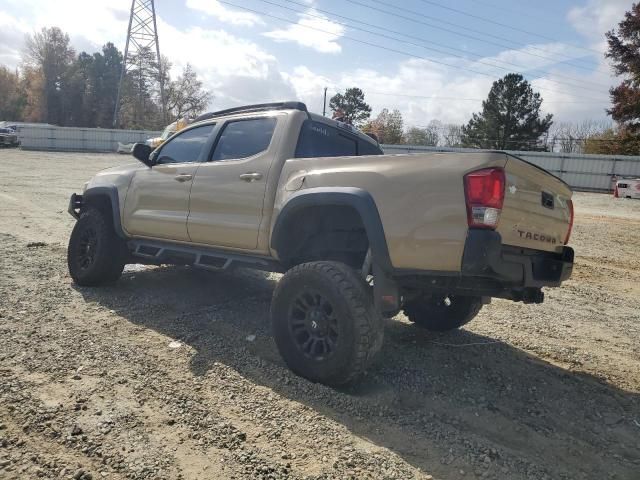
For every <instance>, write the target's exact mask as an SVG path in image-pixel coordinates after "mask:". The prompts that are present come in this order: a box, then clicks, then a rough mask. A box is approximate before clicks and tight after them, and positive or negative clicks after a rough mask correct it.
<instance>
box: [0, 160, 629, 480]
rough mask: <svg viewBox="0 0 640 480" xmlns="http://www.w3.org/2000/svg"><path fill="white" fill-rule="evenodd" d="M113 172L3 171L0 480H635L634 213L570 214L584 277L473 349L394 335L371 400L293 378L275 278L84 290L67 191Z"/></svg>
mask: <svg viewBox="0 0 640 480" xmlns="http://www.w3.org/2000/svg"><path fill="white" fill-rule="evenodd" d="M125 161H130V158H127V157H121V156H116V155H86V154H84V155H83V154H60V153H40V152H23V151H19V150H12V151H8V150H3V151H0V168H1V169H2V170H1V171H2V175H0V201H1V202H2V207H1V208H0V271H1V272H2V275H1V276H0V339H1V343H0V478H3V479H4V478H7V479H31V478H62V479H71V478H73V479H85V480H86V479H91V478H93V479H101V478H109V479H121V478H122V479H124V478H129V479H147V478H148V479H151V478H153V479H196V478H197V479H201V478H211V479H214V478H215V479H218V478H220V479H227V478H236V479H243V478H262V479H284V478H290V479H297V478H308V479H329V478H376V479H377V478H389V479H391V478H395V479H409V478H419V479H430V478H438V479H480V478H483V479H484V478H487V479H549V480H551V479H553V480H556V479H567V480H568V479H598V480H600V479H630V480H631V479H635V480H637V479H639V478H640V473H639V472H640V395H639V392H640V347H639V344H638V338H639V333H640V331H639V330H640V322H639V320H640V315H639V313H638V299H639V298H640V260H639V258H638V245H639V244H640V202H639V201H634V200H623V199H618V200H614V199H613V198H612V197H611V196H605V195H596V194H580V193H578V194H576V196H575V203H576V213H577V217H576V226H575V230H574V236H573V239H572V246H573V247H574V248H575V249H576V251H577V255H578V256H577V264H576V269H575V273H574V277H573V278H572V279H571V280H570V281H569V282H567V283H566V284H565V285H564V286H563V287H562V288H560V289H555V290H550V291H547V301H546V302H545V303H544V304H543V305H538V306H532V305H526V306H525V305H521V304H516V303H511V302H506V301H500V300H496V301H494V302H493V303H492V304H491V305H489V306H486V307H485V308H484V309H483V310H482V312H481V313H480V315H479V316H478V318H477V319H476V320H475V321H474V322H472V323H471V324H470V325H468V326H467V327H465V328H464V329H463V330H460V331H457V332H454V333H450V334H446V335H435V334H429V333H426V332H423V331H420V330H419V329H416V328H414V327H413V326H411V325H410V324H409V323H408V322H407V321H406V319H405V318H404V317H403V316H402V315H400V316H398V317H397V318H395V319H393V320H390V321H388V322H387V325H386V327H387V328H386V341H385V345H384V347H383V350H382V352H381V355H380V357H379V359H378V361H377V363H376V364H375V365H374V367H373V368H372V369H371V370H370V372H369V374H368V375H367V377H366V378H365V379H364V380H363V381H362V382H361V383H360V384H358V385H356V386H352V387H350V388H347V389H345V390H341V391H336V390H332V389H329V388H326V387H324V386H321V385H314V384H311V383H309V382H307V381H305V380H302V379H300V378H297V377H295V376H294V375H292V374H291V373H290V372H289V371H288V370H287V369H286V367H285V366H284V364H283V362H282V361H281V360H280V358H279V356H278V353H277V351H276V349H275V345H274V343H273V340H272V338H271V336H270V333H269V330H270V329H269V318H268V308H269V302H270V297H271V293H272V291H273V288H274V285H275V282H277V280H278V276H277V275H269V274H263V273H257V272H252V271H245V270H237V271H235V272H228V273H220V274H214V273H208V272H202V271H195V270H193V269H190V268H184V267H162V268H155V267H137V266H129V267H127V271H126V273H125V274H124V276H123V278H122V279H121V280H120V281H119V282H118V283H117V284H116V285H114V286H112V287H107V288H99V289H92V288H79V287H75V286H74V285H72V283H71V280H70V278H69V276H68V274H67V270H66V265H65V245H66V241H67V238H68V235H69V232H70V230H71V227H72V225H73V222H72V219H71V217H69V216H68V214H67V213H66V208H67V201H68V197H69V195H70V194H71V193H72V192H73V191H79V190H80V189H81V187H82V184H83V183H84V182H85V181H86V180H88V178H89V177H90V176H91V175H92V174H93V173H95V172H96V171H98V170H100V169H102V168H105V167H108V166H112V165H117V164H121V163H123V162H125Z"/></svg>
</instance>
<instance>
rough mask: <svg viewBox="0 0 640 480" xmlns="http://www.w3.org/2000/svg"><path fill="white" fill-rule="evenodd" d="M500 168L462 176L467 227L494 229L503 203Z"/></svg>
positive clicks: (503, 183) (502, 178) (501, 170)
mask: <svg viewBox="0 0 640 480" xmlns="http://www.w3.org/2000/svg"><path fill="white" fill-rule="evenodd" d="M504 185H505V176H504V169H502V168H485V169H482V170H476V171H475V172H471V173H468V174H466V175H465V176H464V195H465V200H466V203H467V221H468V224H469V227H473V228H489V229H492V230H493V229H495V228H496V227H497V226H498V220H499V219H500V212H501V211H502V205H503V203H504Z"/></svg>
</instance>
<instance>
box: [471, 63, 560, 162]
mask: <svg viewBox="0 0 640 480" xmlns="http://www.w3.org/2000/svg"><path fill="white" fill-rule="evenodd" d="M541 105H542V97H541V96H540V94H539V93H534V92H533V89H532V88H531V84H530V83H529V82H528V81H526V80H525V79H524V77H523V76H522V75H519V74H516V73H510V74H508V75H506V76H505V77H504V78H502V79H500V80H498V81H496V82H494V83H493V86H492V87H491V90H490V91H489V96H488V97H487V99H486V100H485V101H483V102H482V112H481V113H474V114H473V117H472V118H471V120H470V121H469V123H468V124H467V125H466V126H464V127H463V128H462V136H463V138H462V141H463V144H464V145H465V146H468V147H476V148H491V149H499V150H504V149H510V150H532V149H533V150H539V149H540V145H539V144H538V140H539V139H540V137H541V136H543V135H544V134H545V133H546V132H547V131H548V130H549V128H550V127H551V125H552V123H553V121H552V118H553V116H552V115H551V114H549V115H547V116H545V117H542V118H541V116H540V107H541Z"/></svg>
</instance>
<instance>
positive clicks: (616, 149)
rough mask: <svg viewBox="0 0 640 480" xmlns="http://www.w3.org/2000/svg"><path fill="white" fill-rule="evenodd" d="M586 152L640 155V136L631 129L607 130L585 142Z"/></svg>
mask: <svg viewBox="0 0 640 480" xmlns="http://www.w3.org/2000/svg"><path fill="white" fill-rule="evenodd" d="M583 151H584V153H594V154H600V155H640V137H639V136H638V135H637V134H636V133H635V132H631V131H629V130H620V131H616V130H614V129H609V130H606V131H605V132H603V133H599V134H596V135H592V136H590V137H589V138H587V139H586V140H585V142H584V149H583Z"/></svg>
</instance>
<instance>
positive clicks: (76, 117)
mask: <svg viewBox="0 0 640 480" xmlns="http://www.w3.org/2000/svg"><path fill="white" fill-rule="evenodd" d="M94 73H95V72H94V57H93V56H92V55H89V54H88V53H86V52H82V53H81V54H80V55H78V57H77V58H76V59H75V61H74V62H73V64H72V65H71V66H70V67H69V70H68V72H67V73H66V78H67V80H66V82H65V84H64V85H63V87H62V91H61V94H62V96H63V98H64V101H63V102H62V104H63V111H62V118H61V124H62V125H68V126H73V127H95V126H96V124H95V117H96V115H95V113H96V112H95V97H96V77H95V75H94Z"/></svg>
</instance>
